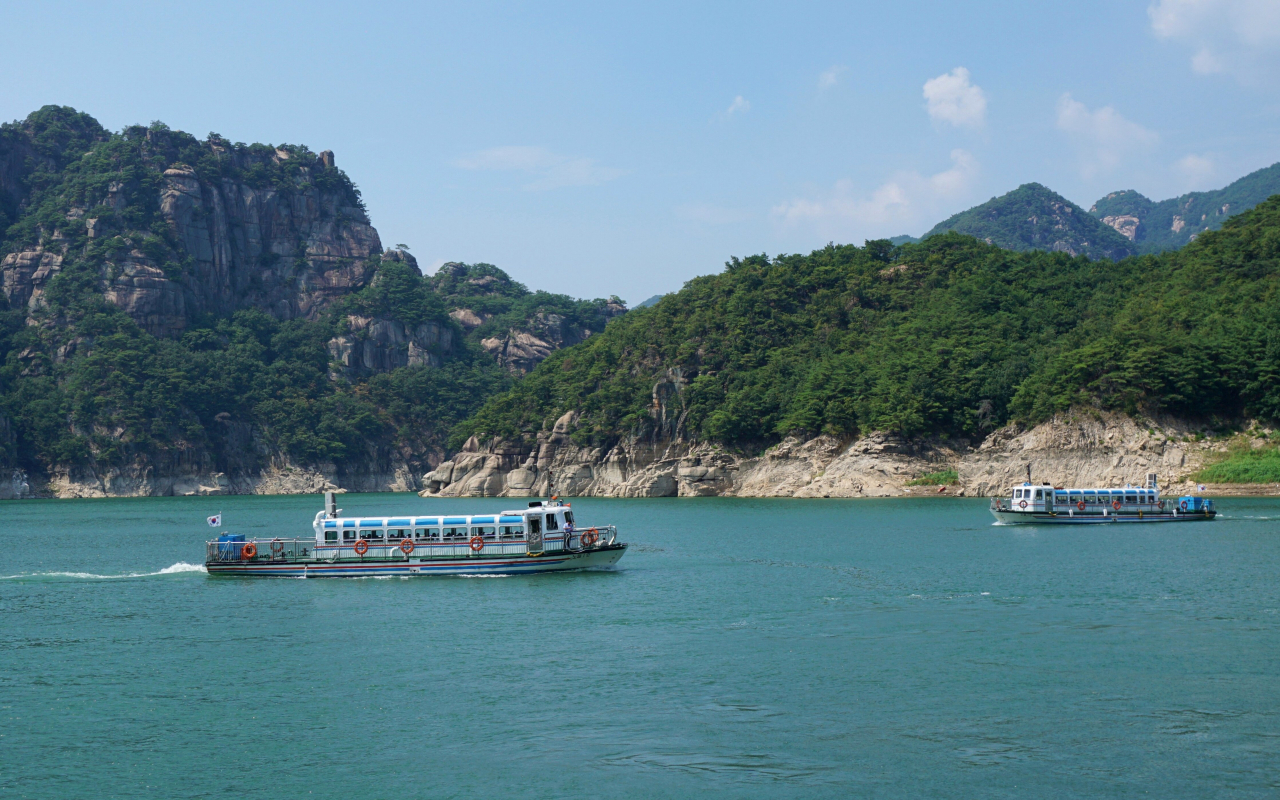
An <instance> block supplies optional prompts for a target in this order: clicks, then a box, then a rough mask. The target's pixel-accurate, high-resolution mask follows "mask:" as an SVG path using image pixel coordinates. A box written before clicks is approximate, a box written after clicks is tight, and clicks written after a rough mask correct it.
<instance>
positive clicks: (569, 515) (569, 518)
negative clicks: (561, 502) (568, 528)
mask: <svg viewBox="0 0 1280 800" xmlns="http://www.w3.org/2000/svg"><path fill="white" fill-rule="evenodd" d="M564 521H565V524H567V525H572V524H573V512H572V511H566V512H564Z"/></svg>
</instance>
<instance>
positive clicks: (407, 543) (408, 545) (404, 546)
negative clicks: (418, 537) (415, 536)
mask: <svg viewBox="0 0 1280 800" xmlns="http://www.w3.org/2000/svg"><path fill="white" fill-rule="evenodd" d="M400 552H402V553H404V554H405V555H406V556H407V555H409V554H410V553H412V552H413V540H412V539H405V540H404V541H403V542H401V543H400Z"/></svg>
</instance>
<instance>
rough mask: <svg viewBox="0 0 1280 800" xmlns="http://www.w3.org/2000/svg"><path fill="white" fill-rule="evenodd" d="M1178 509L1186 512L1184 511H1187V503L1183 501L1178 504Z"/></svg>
mask: <svg viewBox="0 0 1280 800" xmlns="http://www.w3.org/2000/svg"><path fill="white" fill-rule="evenodd" d="M1178 507H1179V508H1181V509H1182V510H1183V511H1186V510H1187V501H1186V500H1183V501H1182V502H1181V503H1179V504H1178Z"/></svg>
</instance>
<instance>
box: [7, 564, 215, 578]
mask: <svg viewBox="0 0 1280 800" xmlns="http://www.w3.org/2000/svg"><path fill="white" fill-rule="evenodd" d="M183 572H207V570H206V569H205V568H204V566H203V565H201V564H188V563H187V562H185V561H179V562H178V563H177V564H173V565H171V566H168V567H165V568H164V569H162V570H160V571H158V572H126V573H124V574H122V575H98V574H96V573H93V572H27V573H23V574H21V575H0V580H4V581H13V580H23V579H26V580H31V579H39V578H77V579H82V580H99V581H110V580H119V579H121V578H151V577H154V576H156V575H177V574H179V573H183Z"/></svg>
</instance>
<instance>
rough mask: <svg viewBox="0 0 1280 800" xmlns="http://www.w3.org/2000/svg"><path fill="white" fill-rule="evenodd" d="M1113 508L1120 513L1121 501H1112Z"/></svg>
mask: <svg viewBox="0 0 1280 800" xmlns="http://www.w3.org/2000/svg"><path fill="white" fill-rule="evenodd" d="M1111 507H1112V508H1114V509H1115V510H1116V511H1119V510H1120V501H1119V500H1112V501H1111Z"/></svg>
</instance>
